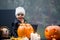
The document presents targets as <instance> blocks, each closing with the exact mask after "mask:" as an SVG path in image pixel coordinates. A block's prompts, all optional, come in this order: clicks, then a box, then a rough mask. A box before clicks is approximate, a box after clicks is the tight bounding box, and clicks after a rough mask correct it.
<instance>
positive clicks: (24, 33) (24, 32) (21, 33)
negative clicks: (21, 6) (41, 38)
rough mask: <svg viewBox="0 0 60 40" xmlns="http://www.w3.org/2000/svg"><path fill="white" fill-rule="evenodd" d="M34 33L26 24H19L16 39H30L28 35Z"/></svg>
mask: <svg viewBox="0 0 60 40" xmlns="http://www.w3.org/2000/svg"><path fill="white" fill-rule="evenodd" d="M33 32H34V29H33V27H32V26H31V25H30V24H28V23H21V24H20V26H19V27H18V29H17V34H18V37H28V38H30V34H31V33H33Z"/></svg>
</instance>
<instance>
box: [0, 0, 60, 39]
mask: <svg viewBox="0 0 60 40" xmlns="http://www.w3.org/2000/svg"><path fill="white" fill-rule="evenodd" d="M18 6H22V7H24V8H25V10H26V16H25V19H26V20H27V21H28V22H30V23H32V24H38V29H37V33H38V34H40V35H41V37H42V38H44V29H45V27H46V26H47V25H52V24H54V25H60V0H0V25H7V26H8V27H12V26H11V23H12V22H13V21H14V19H15V8H16V7H18Z"/></svg>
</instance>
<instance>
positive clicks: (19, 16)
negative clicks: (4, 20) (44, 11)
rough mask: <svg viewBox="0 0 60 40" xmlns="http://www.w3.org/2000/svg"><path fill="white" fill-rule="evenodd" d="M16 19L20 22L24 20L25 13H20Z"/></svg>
mask: <svg viewBox="0 0 60 40" xmlns="http://www.w3.org/2000/svg"><path fill="white" fill-rule="evenodd" d="M16 18H17V19H18V20H20V19H23V18H24V14H23V13H18V14H17V16H16Z"/></svg>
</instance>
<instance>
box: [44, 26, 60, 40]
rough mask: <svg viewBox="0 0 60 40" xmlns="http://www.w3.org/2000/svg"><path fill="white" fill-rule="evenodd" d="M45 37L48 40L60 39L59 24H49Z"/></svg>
mask: <svg viewBox="0 0 60 40" xmlns="http://www.w3.org/2000/svg"><path fill="white" fill-rule="evenodd" d="M45 37H46V38H47V39H48V40H53V39H54V40H56V39H60V27H59V26H57V25H52V26H47V27H46V29H45Z"/></svg>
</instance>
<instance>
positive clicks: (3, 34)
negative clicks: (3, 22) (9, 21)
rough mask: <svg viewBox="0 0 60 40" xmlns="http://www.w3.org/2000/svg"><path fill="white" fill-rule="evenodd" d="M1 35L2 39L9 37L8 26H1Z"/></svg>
mask: <svg viewBox="0 0 60 40" xmlns="http://www.w3.org/2000/svg"><path fill="white" fill-rule="evenodd" d="M0 33H1V35H0V36H1V37H5V38H7V37H9V29H8V28H7V26H1V27H0Z"/></svg>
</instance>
